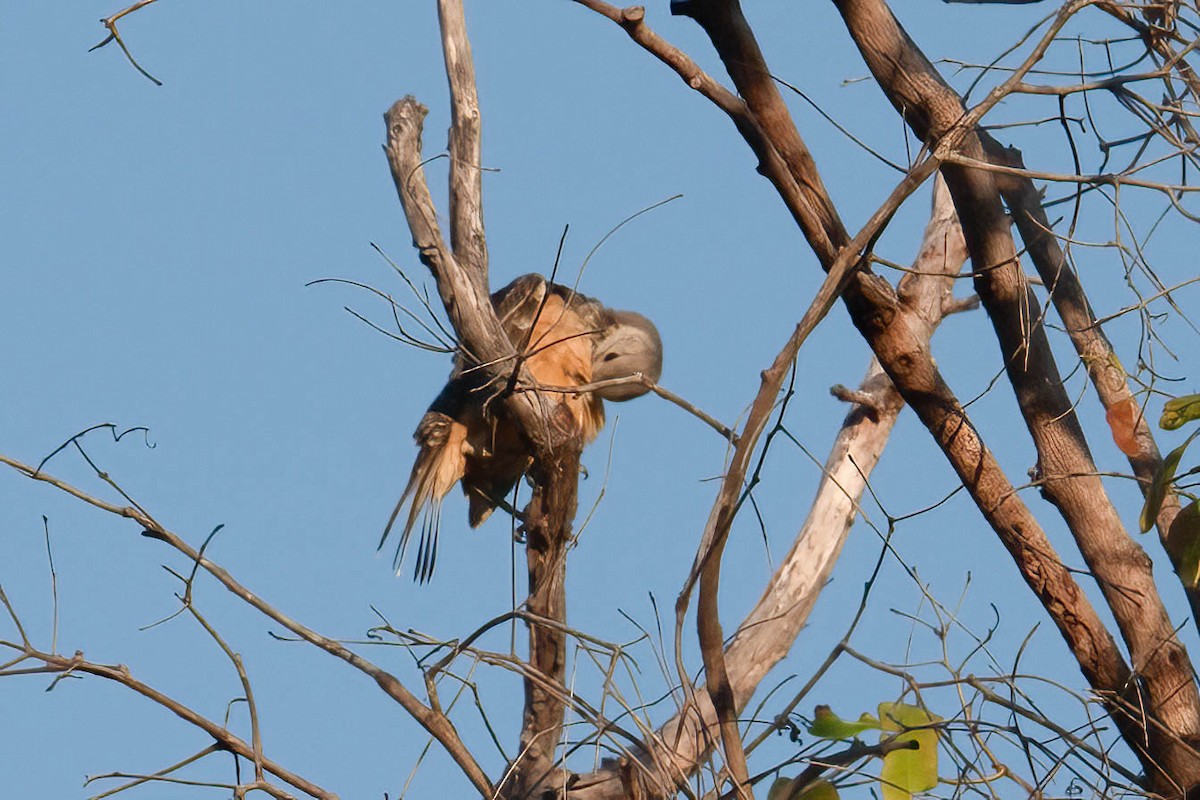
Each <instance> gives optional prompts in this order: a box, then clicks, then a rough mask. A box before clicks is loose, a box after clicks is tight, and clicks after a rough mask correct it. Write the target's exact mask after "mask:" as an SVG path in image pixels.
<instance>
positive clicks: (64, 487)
mask: <svg viewBox="0 0 1200 800" xmlns="http://www.w3.org/2000/svg"><path fill="white" fill-rule="evenodd" d="M0 463H2V464H7V465H8V466H10V467H12V468H13V469H15V470H16V471H17V472H20V473H22V474H24V475H26V476H27V477H29V478H31V479H33V480H36V481H41V482H43V483H48V484H50V485H51V486H54V487H55V488H57V489H60V490H61V491H63V492H65V493H67V494H69V495H71V496H73V497H75V498H78V499H79V500H82V501H83V502H85V503H87V504H88V505H91V506H95V507H96V508H98V509H100V510H101V511H107V512H108V513H110V514H115V515H116V516H118V517H125V518H126V519H131V520H133V521H134V522H135V523H137V524H138V525H140V526H141V527H142V535H143V536H148V537H150V538H151V539H157V540H159V541H160V542H163V543H164V544H166V545H167V546H169V547H170V548H172V549H173V550H175V551H176V552H178V553H180V554H182V555H183V556H184V557H185V558H186V559H187V560H188V561H189V562H191V563H192V564H195V565H198V566H199V567H200V568H201V569H203V570H205V571H206V572H208V574H210V575H212V576H213V577H214V578H216V579H217V582H218V583H220V584H221V585H222V586H224V587H225V588H226V589H228V590H229V591H230V592H232V593H233V594H234V595H235V596H237V597H238V598H239V599H240V600H242V602H244V603H246V604H247V605H249V606H250V607H252V608H254V609H255V610H256V611H258V612H259V613H261V614H263V615H264V616H266V617H267V618H269V619H272V620H274V621H275V622H276V623H278V624H279V625H281V626H283V627H284V628H287V629H288V630H289V631H291V632H292V633H294V634H295V635H296V636H298V637H300V638H301V639H303V640H304V641H306V642H308V643H309V644H311V645H314V646H315V647H317V648H319V649H321V650H324V651H325V652H326V653H329V654H330V655H332V656H334V657H336V658H339V659H341V660H342V661H345V662H346V663H348V664H349V665H350V666H352V667H354V668H355V669H357V670H358V671H360V672H362V673H363V674H365V675H367V676H368V677H370V678H371V679H372V680H374V681H375V683H376V684H377V685H378V686H379V688H380V689H382V690H383V692H384V694H386V695H387V696H388V697H391V698H392V699H393V700H395V701H396V702H397V703H399V704H400V706H401V707H402V708H403V709H404V710H405V711H407V712H408V713H409V715H411V716H412V717H413V719H415V720H416V721H417V722H418V723H419V724H420V725H421V726H422V727H423V728H425V730H427V731H428V732H429V733H430V734H431V735H432V736H433V737H434V738H436V739H437V740H438V742H439V743H440V744H441V745H442V746H443V747H444V748H445V749H446V752H447V753H449V754H450V757H451V758H453V759H454V761H455V762H456V763H457V764H458V765H459V768H460V769H462V771H463V773H464V774H465V775H466V776H467V778H468V779H469V780H470V781H471V783H472V784H473V785H474V786H475V788H476V789H477V790H478V791H479V792H480V794H482V795H484V796H487V797H490V796H491V795H492V792H493V791H494V790H493V787H492V785H491V782H490V781H489V780H488V778H487V775H485V774H484V772H483V769H482V768H481V767H480V766H479V764H478V763H477V762H476V761H475V758H474V757H473V756H472V755H471V752H470V750H468V749H467V746H466V745H465V744H464V743H463V741H462V739H461V738H460V737H459V735H458V731H457V730H455V728H454V725H453V723H451V722H450V720H449V719H448V718H447V717H446V716H445V715H444V714H441V713H440V712H438V711H435V710H434V709H431V708H429V707H428V706H426V705H425V704H423V703H422V702H421V701H420V700H418V699H417V698H416V697H415V696H414V695H413V694H412V693H411V692H410V691H409V690H408V689H407V688H406V687H405V686H404V684H403V683H401V682H400V680H399V679H398V678H396V676H394V675H392V674H391V673H390V672H388V671H387V670H385V669H383V668H382V667H380V666H378V665H377V664H374V663H372V662H371V661H369V660H367V659H365V658H363V657H362V656H360V655H358V654H357V653H355V652H354V651H353V650H350V649H349V648H348V647H346V646H345V645H343V644H342V643H341V642H339V641H337V640H335V639H330V638H328V637H326V636H322V635H321V634H319V633H317V632H316V631H314V630H312V629H311V628H308V627H306V626H305V625H302V624H301V623H299V622H297V621H296V620H293V619H292V618H291V617H289V616H287V615H286V614H284V613H283V612H281V611H279V609H277V608H276V607H275V606H273V605H271V604H270V603H268V602H267V601H265V600H263V599H262V597H260V596H259V595H258V594H256V593H254V592H252V591H250V590H249V589H248V588H246V586H244V585H243V584H242V583H240V582H238V580H237V579H235V578H234V577H233V576H232V575H231V574H230V573H229V572H228V571H227V570H226V569H225V568H224V567H222V566H220V565H219V564H217V563H215V562H213V561H210V560H209V559H208V558H206V557H204V556H203V555H202V554H201V553H199V552H198V551H197V550H195V549H194V548H193V547H192V546H191V545H189V544H188V543H187V542H185V541H184V540H183V539H182V538H180V537H179V536H178V535H177V534H175V533H172V532H171V531H170V530H168V529H167V528H165V527H163V526H162V525H160V524H159V523H158V522H156V521H154V520H153V519H151V517H150V516H149V515H148V514H146V513H145V512H144V511H142V510H141V509H138V508H134V507H132V506H118V505H114V504H112V503H109V502H106V501H104V500H100V499H99V498H96V497H93V496H91V495H89V494H88V493H86V492H84V491H82V490H81V489H78V488H76V487H74V486H72V485H71V484H69V483H66V482H65V481H62V480H60V479H58V478H56V477H54V476H53V475H51V474H49V473H47V472H44V471H42V470H38V469H35V468H33V467H31V466H29V465H27V464H23V463H22V462H20V461H17V460H16V459H13V458H9V457H8V456H5V455H0ZM247 752H248V753H251V755H247V756H246V757H247V758H250V759H252V758H253V755H252V754H253V748H251V747H249V746H247ZM264 766H265V765H264Z"/></svg>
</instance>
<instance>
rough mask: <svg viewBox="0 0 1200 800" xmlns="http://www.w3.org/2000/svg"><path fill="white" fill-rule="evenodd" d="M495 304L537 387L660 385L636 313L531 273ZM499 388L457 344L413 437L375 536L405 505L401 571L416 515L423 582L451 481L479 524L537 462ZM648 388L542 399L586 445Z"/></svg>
mask: <svg viewBox="0 0 1200 800" xmlns="http://www.w3.org/2000/svg"><path fill="white" fill-rule="evenodd" d="M491 302H492V307H493V308H494V309H495V311H496V316H497V318H498V319H499V321H500V324H501V327H502V328H503V330H504V332H505V334H506V335H507V336H508V338H509V341H510V342H512V345H513V348H514V349H515V350H516V351H517V353H518V354H520V359H519V363H522V364H523V365H524V366H525V368H526V369H527V370H528V373H529V375H530V377H531V378H532V379H533V381H534V383H535V386H545V387H569V386H585V385H589V384H601V383H603V382H606V381H611V380H616V379H620V378H628V377H631V376H634V375H638V374H641V375H642V376H644V377H645V378H647V379H648V380H649V381H650V382H656V381H657V380H658V379H659V377H660V376H661V374H662V364H663V347H662V339H661V337H660V336H659V333H658V329H657V328H656V327H655V326H654V323H653V322H651V321H650V320H649V319H647V318H646V317H644V316H643V315H641V314H639V313H637V312H634V311H623V310H616V309H610V308H607V307H606V306H604V305H603V304H602V303H601V302H600V301H598V300H595V299H593V298H591V297H588V296H586V295H583V294H580V293H579V292H576V291H575V290H574V289H573V288H571V287H567V286H563V285H561V284H558V283H554V282H552V281H550V280H547V279H546V278H545V277H543V276H542V275H538V274H533V273H531V274H528V275H522V276H520V277H519V278H516V279H515V280H514V281H512V282H511V283H509V284H508V285H507V286H505V287H503V288H502V289H499V290H498V291H496V292H495V293H493V294H492V296H491ZM502 390H503V387H498V386H496V384H495V383H494V382H492V381H490V380H489V378H488V377H487V376H486V375H485V374H484V371H483V370H482V369H479V368H478V365H477V364H476V363H475V362H474V361H473V360H471V359H469V358H468V357H467V355H466V354H465V353H463V352H462V351H461V350H460V351H459V353H458V355H456V357H455V360H454V367H453V369H452V371H451V373H450V378H449V380H448V381H447V382H446V385H445V386H444V387H443V388H442V390H441V392H439V393H438V395H437V397H436V398H435V399H434V401H433V403H431V404H430V406H429V409H428V410H427V411H426V412H425V415H424V416H423V417H422V418H421V421H420V423H419V424H418V425H417V429H416V432H415V433H414V434H413V439H414V441H415V442H416V444H417V447H418V452H417V457H416V460H415V461H414V463H413V467H412V472H411V473H410V475H409V479H408V483H407V485H406V486H405V488H404V492H403V493H402V494H401V495H400V500H399V501H398V502H397V503H396V507H395V509H394V510H393V511H392V514H391V517H390V518H389V519H388V522H387V525H386V526H385V528H384V531H383V536H382V537H381V538H380V540H379V547H380V548H382V547H383V545H384V543H385V542H386V541H387V538H388V535H389V534H390V533H391V531H392V529H393V527H395V526H396V523H397V521H398V520H399V519H400V517H401V513H402V512H403V511H404V509H405V506H406V505H407V507H408V513H407V515H405V517H404V527H403V530H402V531H401V533H400V542H399V545H398V546H397V548H396V555H395V559H394V561H393V567H394V568H395V569H396V571H397V573H399V572H400V569H401V567H402V562H403V559H404V553H405V550H406V548H407V546H408V541H409V538H410V537H411V535H412V532H413V530H414V528H415V527H416V526H417V521H418V519H420V520H421V524H420V544H419V546H418V548H417V561H416V564H415V565H414V570H413V578H414V580H416V581H417V582H419V583H425V582H427V581H428V580H429V578H430V577H431V576H432V574H433V568H434V564H435V562H436V559H437V542H438V531H439V528H440V525H441V508H442V501H443V499H444V498H445V497H446V495H447V494H449V492H450V490H451V489H452V488H453V487H454V484H456V483H461V485H462V491H463V494H465V495H466V497H467V505H468V510H467V521H468V522H469V524H470V526H471V527H472V528H477V527H479V526H480V525H481V524H483V522H484V521H485V520H486V519H487V518H488V517H489V516H491V514H492V512H493V511H494V510H495V509H496V507H497V506H498V505H499V504H500V503H501V502H502V501H503V498H504V497H505V496H506V495H507V494H508V493H509V492H511V491H512V489H513V487H514V486H516V484H517V482H518V481H519V480H520V479H521V477H522V476H523V475H524V474H525V471H526V470H527V469H528V468H529V466H530V464H531V463H532V461H533V455H532V450H531V448H530V446H529V444H528V442H527V441H526V439H525V438H524V436H523V435H522V433H521V431H520V430H519V429H518V427H517V426H516V425H515V423H514V422H513V421H512V420H511V419H509V417H508V415H507V414H506V412H505V411H504V408H503V404H501V403H499V402H493V401H494V400H495V398H496V397H497V396H498V395H499V394H500V393H501V391H502ZM648 391H649V387H648V385H647V384H646V383H644V382H641V381H620V382H617V383H615V384H611V385H607V386H604V385H602V386H598V387H596V388H594V389H592V390H590V391H586V392H579V393H567V392H555V391H552V390H545V391H542V390H539V391H538V396H539V397H540V398H541V399H542V400H544V401H546V402H549V403H551V404H556V405H561V406H562V407H564V408H565V409H566V411H567V412H568V413H569V414H570V420H571V422H572V424H574V425H575V426H576V429H577V430H578V432H579V435H580V437H581V438H582V440H583V443H584V444H585V445H586V444H588V443H590V442H591V441H592V440H594V439H595V438H596V436H597V435H598V434H599V432H600V429H601V428H602V427H603V426H604V402H603V401H605V400H608V401H612V402H623V401H626V400H632V399H634V398H636V397H640V396H641V395H643V394H645V393H646V392H648ZM560 413H561V412H560ZM547 418H549V419H554V418H555V417H554V415H547Z"/></svg>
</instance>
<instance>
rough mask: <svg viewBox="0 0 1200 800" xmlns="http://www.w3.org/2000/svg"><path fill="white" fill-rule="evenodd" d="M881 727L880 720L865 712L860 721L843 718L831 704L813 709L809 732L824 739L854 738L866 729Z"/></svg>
mask: <svg viewBox="0 0 1200 800" xmlns="http://www.w3.org/2000/svg"><path fill="white" fill-rule="evenodd" d="M877 728H879V720H877V719H875V718H874V717H872V716H871V715H870V714H866V713H864V714H863V715H862V716H861V717H859V718H858V722H849V721H847V720H844V719H842V718H841V717H839V716H838V715H837V714H835V713H833V710H832V709H831V708H830V707H829V706H817V707H816V709H815V710H814V711H813V722H812V725H809V726H808V732H809V733H810V734H811V735H813V736H817V737H820V738H822V739H853V738H855V737H856V736H858V735H859V734H860V733H862V732H863V731H866V730H875V729H877Z"/></svg>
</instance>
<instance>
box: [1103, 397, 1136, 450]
mask: <svg viewBox="0 0 1200 800" xmlns="http://www.w3.org/2000/svg"><path fill="white" fill-rule="evenodd" d="M1140 413H1141V411H1140V409H1139V408H1138V404H1137V403H1136V402H1134V400H1133V398H1132V397H1127V398H1125V399H1124V400H1122V401H1120V402H1119V403H1113V404H1112V405H1111V406H1109V407H1108V410H1107V411H1106V412H1104V418H1105V419H1107V420H1108V427H1109V428H1111V429H1112V437H1113V441H1114V442H1116V443H1117V447H1119V448H1121V452H1122V453H1124V454H1125V455H1127V456H1136V455H1137V454H1138V453H1139V452H1141V448H1140V447H1138V441H1137V430H1136V427H1135V426H1136V425H1137V421H1138V416H1139V415H1140Z"/></svg>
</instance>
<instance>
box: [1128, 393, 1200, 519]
mask: <svg viewBox="0 0 1200 800" xmlns="http://www.w3.org/2000/svg"><path fill="white" fill-rule="evenodd" d="M1179 399H1182V398H1179ZM1172 402H1174V401H1172ZM1160 424H1161V423H1160ZM1179 424H1180V425H1182V424H1183V423H1182V422H1181V423H1179ZM1196 434H1200V430H1197V431H1195V432H1194V433H1193V434H1192V435H1191V436H1189V437H1188V438H1187V439H1185V440H1184V442H1183V444H1181V445H1179V447H1176V448H1175V449H1174V450H1172V451H1171V452H1170V453H1167V457H1166V458H1164V459H1163V465H1162V469H1160V470H1159V471H1158V474H1157V475H1155V476H1154V480H1153V481H1151V483H1150V488H1149V489H1147V490H1146V504H1145V505H1144V506H1142V516H1141V517H1140V518H1139V519H1138V524H1140V525H1141V527H1142V533H1145V532H1146V531H1148V530H1150V529H1151V528H1153V527H1154V520H1155V519H1156V518H1157V517H1158V510H1159V509H1160V508H1162V504H1163V500H1164V499H1166V496H1167V487H1168V486H1170V485H1171V481H1173V480H1174V479H1175V470H1177V469H1179V461H1180V460H1181V459H1182V458H1183V451H1184V450H1187V446H1188V445H1189V444H1191V443H1192V439H1195V438H1196Z"/></svg>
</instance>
